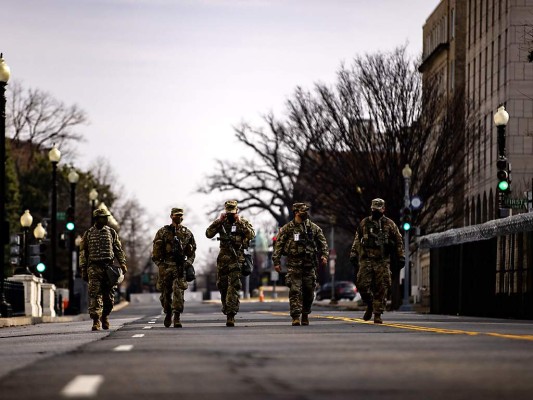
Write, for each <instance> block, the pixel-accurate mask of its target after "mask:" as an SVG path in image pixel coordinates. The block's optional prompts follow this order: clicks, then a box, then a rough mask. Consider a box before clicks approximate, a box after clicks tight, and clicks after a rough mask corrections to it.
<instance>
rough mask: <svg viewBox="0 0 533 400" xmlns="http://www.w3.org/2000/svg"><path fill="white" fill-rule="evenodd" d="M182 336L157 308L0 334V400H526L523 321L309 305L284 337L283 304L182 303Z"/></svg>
mask: <svg viewBox="0 0 533 400" xmlns="http://www.w3.org/2000/svg"><path fill="white" fill-rule="evenodd" d="M186 307H187V308H186V311H187V312H186V313H185V314H184V315H183V318H182V321H183V324H184V327H183V328H182V329H175V328H165V327H164V326H163V316H162V315H161V314H160V311H161V310H160V308H159V307H158V306H157V305H144V306H141V305H131V304H130V305H129V306H128V307H126V308H124V309H123V310H121V311H119V312H116V313H113V314H112V318H111V324H112V327H111V330H110V331H107V332H105V331H100V332H91V331H90V327H91V323H90V321H83V322H72V323H53V324H39V325H34V326H24V327H13V328H3V329H0V398H1V399H2V400H8V399H17V400H21V399H62V398H98V399H115V400H116V399H129V400H131V399H157V398H163V397H164V398H176V399H230V398H231V399H234V398H236V399H239V398H240V399H302V400H303V399H343V400H344V399H348V398H353V399H355V398H360V399H446V400H450V399H468V400H472V399H487V400H490V399H498V400H502V399H514V400H519V399H532V398H533V322H532V321H512V320H494V319H482V318H468V317H455V316H435V315H419V314H414V313H400V312H393V313H386V314H384V320H385V324H383V325H375V324H373V323H367V322H364V321H362V320H361V319H360V318H361V316H362V312H360V311H357V312H355V311H339V310H334V309H332V308H327V307H320V306H316V307H315V309H314V312H313V314H311V316H312V317H313V318H312V319H311V325H310V326H308V327H303V326H300V327H293V326H291V324H290V321H291V320H290V318H289V315H288V304H287V303H286V302H285V303H284V302H272V303H244V304H242V305H241V312H240V313H239V314H238V315H237V326H236V327H235V328H227V327H226V326H225V317H224V316H223V315H222V314H221V313H220V306H219V305H217V304H191V303H187V305H186Z"/></svg>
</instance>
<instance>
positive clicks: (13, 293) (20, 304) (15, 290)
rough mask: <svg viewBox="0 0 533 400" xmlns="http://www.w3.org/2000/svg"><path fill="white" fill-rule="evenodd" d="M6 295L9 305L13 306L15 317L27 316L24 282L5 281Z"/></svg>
mask: <svg viewBox="0 0 533 400" xmlns="http://www.w3.org/2000/svg"><path fill="white" fill-rule="evenodd" d="M4 294H5V297H6V301H7V303H9V304H10V305H11V309H12V311H13V314H12V316H13V317H19V316H23V315H25V310H24V284H23V283H22V282H13V281H8V280H5V281H4Z"/></svg>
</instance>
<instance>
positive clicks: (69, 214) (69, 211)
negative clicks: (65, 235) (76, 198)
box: [65, 206, 76, 232]
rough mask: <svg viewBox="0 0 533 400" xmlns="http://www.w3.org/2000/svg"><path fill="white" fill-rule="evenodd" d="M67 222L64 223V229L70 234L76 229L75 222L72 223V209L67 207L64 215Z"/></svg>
mask: <svg viewBox="0 0 533 400" xmlns="http://www.w3.org/2000/svg"><path fill="white" fill-rule="evenodd" d="M65 216H66V220H67V222H66V223H65V228H67V231H69V232H72V231H73V230H74V228H76V222H75V221H74V207H72V206H69V207H68V208H67V211H66V213H65Z"/></svg>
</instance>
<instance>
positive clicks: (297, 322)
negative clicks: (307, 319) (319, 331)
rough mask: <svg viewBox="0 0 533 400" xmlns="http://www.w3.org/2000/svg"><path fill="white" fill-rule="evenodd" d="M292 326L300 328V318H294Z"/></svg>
mask: <svg viewBox="0 0 533 400" xmlns="http://www.w3.org/2000/svg"><path fill="white" fill-rule="evenodd" d="M292 326H300V316H299V315H298V316H296V317H292Z"/></svg>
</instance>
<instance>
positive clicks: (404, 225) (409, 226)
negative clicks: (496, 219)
mask: <svg viewBox="0 0 533 400" xmlns="http://www.w3.org/2000/svg"><path fill="white" fill-rule="evenodd" d="M402 228H403V230H404V231H408V230H410V229H411V224H410V223H409V222H404V223H403V225H402Z"/></svg>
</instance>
